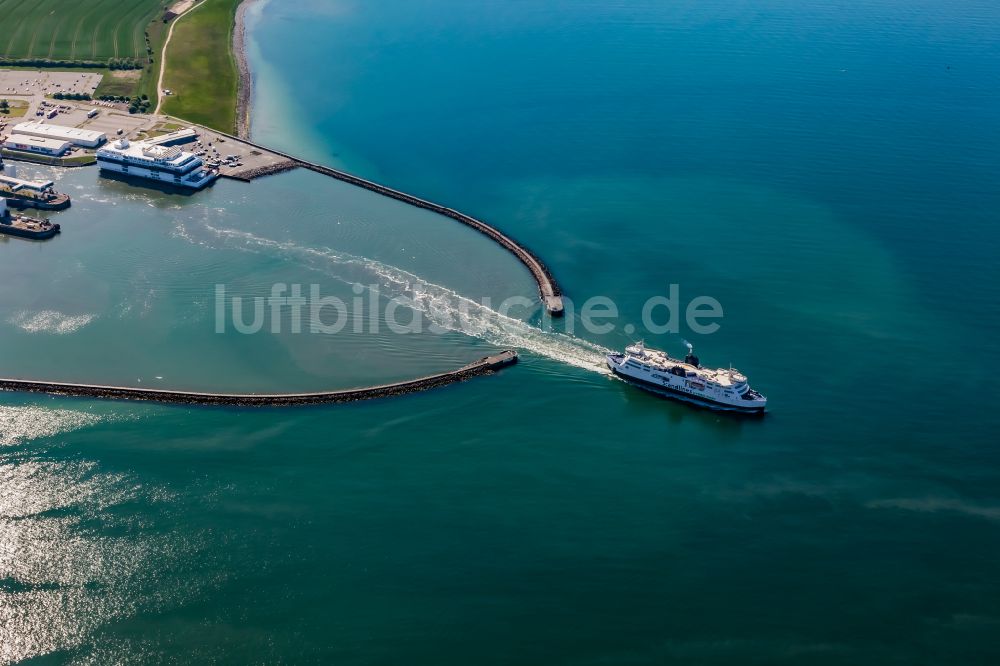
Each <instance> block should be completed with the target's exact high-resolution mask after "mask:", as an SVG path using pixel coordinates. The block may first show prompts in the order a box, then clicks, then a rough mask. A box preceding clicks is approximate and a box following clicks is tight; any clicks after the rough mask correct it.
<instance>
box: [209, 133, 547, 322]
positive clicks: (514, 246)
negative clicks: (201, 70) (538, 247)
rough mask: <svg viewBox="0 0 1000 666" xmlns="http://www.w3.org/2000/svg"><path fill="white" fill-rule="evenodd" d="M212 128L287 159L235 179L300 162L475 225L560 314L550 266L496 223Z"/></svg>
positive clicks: (545, 304)
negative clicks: (525, 272) (518, 264)
mask: <svg viewBox="0 0 1000 666" xmlns="http://www.w3.org/2000/svg"><path fill="white" fill-rule="evenodd" d="M204 131H207V130H204ZM211 131H212V132H215V133H216V134H221V135H223V136H226V137H228V138H230V139H232V140H234V141H239V142H242V143H245V144H247V145H249V146H253V147H255V148H258V149H260V150H265V151H267V152H269V153H273V154H275V155H278V156H280V157H284V158H285V159H287V160H288V162H284V163H280V164H277V165H274V166H273V167H268V168H264V169H260V170H256V171H250V172H247V173H246V174H245V175H235V176H231V177H233V178H235V179H236V180H250V179H252V178H256V177H258V176H263V175H268V174H270V173H278V172H280V171H285V170H287V169H289V168H292V167H294V166H300V167H302V168H304V169H309V170H310V171H315V172H316V173H320V174H323V175H324V176H330V177H331V178H336V179H337V180H341V181H343V182H345V183H350V184H351V185H355V186H356V187H363V188H364V189H366V190H369V191H371V192H375V193H376V194H381V195H382V196H385V197H389V198H390V199H396V200H397V201H402V202H403V203H406V204H409V205H411V206H416V207H417V208H423V209H424V210H429V211H431V212H434V213H437V214H439V215H444V216H445V217H449V218H451V219H453V220H455V221H456V222H460V223H462V224H464V225H465V226H467V227H471V228H473V229H475V230H476V231H478V232H479V233H481V234H483V235H485V236H488V237H489V238H490V239H492V240H493V241H494V242H496V243H497V244H498V245H500V246H501V247H502V248H504V249H505V250H507V251H508V252H510V253H511V254H513V255H514V256H515V257H517V259H518V260H519V261H520V262H521V263H522V264H524V266H525V267H526V268H527V269H528V271H529V272H530V273H531V276H532V277H533V278H534V279H535V283H536V284H537V285H538V293H539V295H540V296H541V299H542V304H543V305H544V306H545V310H546V312H548V313H549V314H550V315H551V316H553V317H561V316H563V314H564V311H563V301H562V289H560V287H559V284H558V283H557V282H556V279H555V278H554V277H553V276H552V272H551V271H550V270H549V268H548V266H546V265H545V264H544V263H542V260H541V259H539V258H538V257H537V256H535V254H534V253H533V252H532V251H531V250H529V249H528V248H526V247H524V246H523V245H521V244H520V243H518V242H517V241H515V240H514V239H513V238H511V237H510V236H508V235H507V234H505V233H503V232H502V231H500V230H499V229H497V228H496V227H494V226H492V225H490V224H487V223H486V222H483V221H482V220H480V219H477V218H475V217H472V216H471V215H466V214H465V213H462V212H460V211H457V210H455V209H454V208H448V207H447V206H442V205H441V204H437V203H434V202H433V201H427V200H426V199H421V198H420V197H415V196H413V195H412V194H407V193H406V192H401V191H399V190H394V189H392V188H391V187H387V186H385V185H382V184H380V183H376V182H374V181H371V180H367V179H365V178H361V177H360V176H355V175H354V174H350V173H347V172H346V171H341V170H339V169H334V168H332V167H328V166H324V165H322V164H316V163H315V162H308V161H306V160H303V159H301V158H298V157H295V156H294V155H289V154H288V153H283V152H281V151H278V150H274V149H273V148H269V147H267V146H262V145H260V144H257V143H254V142H253V141H248V140H247V139H241V138H240V137H237V136H233V135H231V134H226V133H225V132H219V131H218V130H211Z"/></svg>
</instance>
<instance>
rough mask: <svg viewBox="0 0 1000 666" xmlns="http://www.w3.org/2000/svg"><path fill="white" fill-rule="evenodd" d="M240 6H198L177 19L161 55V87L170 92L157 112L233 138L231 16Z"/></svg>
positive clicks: (233, 1) (210, 2)
mask: <svg viewBox="0 0 1000 666" xmlns="http://www.w3.org/2000/svg"><path fill="white" fill-rule="evenodd" d="M241 2H242V0H201V2H200V3H199V4H198V5H196V6H195V7H194V8H193V9H191V10H190V11H189V12H187V13H186V14H184V15H183V16H181V17H179V18H178V19H176V21H177V23H176V24H175V25H174V27H173V34H172V35H171V37H170V43H169V44H168V45H167V48H166V52H165V53H164V54H163V56H162V57H161V58H160V60H161V61H164V62H165V63H166V70H165V72H164V76H163V87H164V88H168V89H170V90H172V91H173V92H174V94H173V95H171V96H170V97H167V98H166V99H165V100H164V103H163V106H162V108H161V111H162V112H163V113H165V114H168V115H171V116H174V117H176V118H183V119H184V120H187V121H190V122H193V123H197V124H200V125H205V126H206V127H211V128H214V129H218V130H222V131H224V132H228V133H233V132H234V131H235V128H236V102H237V95H238V92H239V75H238V71H237V66H236V54H235V53H234V52H233V31H234V29H235V22H236V11H237V9H238V8H239V5H240V3H241Z"/></svg>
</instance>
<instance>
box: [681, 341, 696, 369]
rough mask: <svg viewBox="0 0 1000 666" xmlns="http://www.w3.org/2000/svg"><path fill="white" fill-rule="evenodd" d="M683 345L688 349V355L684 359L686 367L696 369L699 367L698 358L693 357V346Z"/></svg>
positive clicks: (688, 343) (689, 344)
mask: <svg viewBox="0 0 1000 666" xmlns="http://www.w3.org/2000/svg"><path fill="white" fill-rule="evenodd" d="M684 344H686V345H687V348H688V353H687V356H685V357H684V362H685V363H687V364H688V365H693V366H694V367H696V368H697V367H699V362H698V357H697V356H695V355H694V345H692V344H691V343H690V342H685V343H684Z"/></svg>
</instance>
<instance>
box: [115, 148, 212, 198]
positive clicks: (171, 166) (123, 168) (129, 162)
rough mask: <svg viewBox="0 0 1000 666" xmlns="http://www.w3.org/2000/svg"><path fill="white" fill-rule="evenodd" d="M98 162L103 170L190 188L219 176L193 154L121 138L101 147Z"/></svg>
mask: <svg viewBox="0 0 1000 666" xmlns="http://www.w3.org/2000/svg"><path fill="white" fill-rule="evenodd" d="M97 164H98V165H99V166H100V167H101V169H102V170H104V171H111V172H114V173H120V174H124V175H127V176H135V177H137V178H144V179H147V180H154V181H158V182H161V183H167V184H170V185H176V186H178V187H186V188H191V189H200V188H202V187H205V186H206V185H208V184H209V183H211V182H212V181H213V180H215V179H216V178H217V177H218V175H219V174H218V171H216V170H215V169H207V168H205V163H204V162H203V161H202V159H201V158H200V157H198V156H197V155H195V154H194V153H188V152H185V151H183V150H181V149H180V148H178V147H176V146H159V145H155V144H152V143H148V142H145V141H129V140H128V139H124V138H123V139H118V140H117V141H114V142H112V143H109V144H107V145H105V146H103V147H102V148H100V149H99V150H98V151H97Z"/></svg>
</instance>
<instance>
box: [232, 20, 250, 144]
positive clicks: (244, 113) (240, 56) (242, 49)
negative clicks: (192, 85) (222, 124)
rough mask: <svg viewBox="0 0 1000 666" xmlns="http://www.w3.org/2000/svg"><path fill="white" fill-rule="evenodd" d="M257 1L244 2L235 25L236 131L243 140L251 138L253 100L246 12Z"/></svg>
mask: <svg viewBox="0 0 1000 666" xmlns="http://www.w3.org/2000/svg"><path fill="white" fill-rule="evenodd" d="M254 2H255V0H242V2H240V5H239V7H237V8H236V22H235V24H234V25H233V57H234V58H235V60H236V76H237V84H236V85H237V88H236V131H235V134H236V136H238V137H239V138H241V139H249V138H250V105H251V102H252V99H253V75H252V73H251V72H250V63H249V61H248V60H247V52H246V12H247V9H249V8H250V5H252V4H253V3H254Z"/></svg>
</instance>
